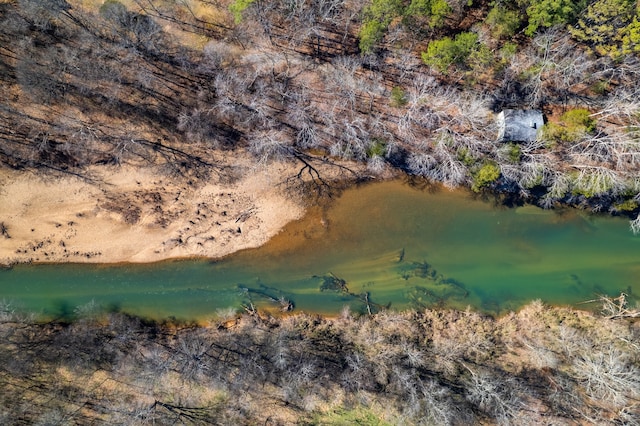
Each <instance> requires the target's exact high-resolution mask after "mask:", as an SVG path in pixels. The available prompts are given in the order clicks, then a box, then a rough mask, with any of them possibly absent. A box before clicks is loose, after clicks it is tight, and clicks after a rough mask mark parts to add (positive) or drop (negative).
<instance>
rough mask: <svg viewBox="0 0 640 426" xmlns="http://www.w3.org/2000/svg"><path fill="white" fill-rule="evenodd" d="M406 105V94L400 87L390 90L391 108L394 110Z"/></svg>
mask: <svg viewBox="0 0 640 426" xmlns="http://www.w3.org/2000/svg"><path fill="white" fill-rule="evenodd" d="M406 104H407V92H405V91H404V90H403V89H402V87H400V86H395V87H394V88H393V89H391V106H394V107H396V108H399V107H403V106H405V105H406Z"/></svg>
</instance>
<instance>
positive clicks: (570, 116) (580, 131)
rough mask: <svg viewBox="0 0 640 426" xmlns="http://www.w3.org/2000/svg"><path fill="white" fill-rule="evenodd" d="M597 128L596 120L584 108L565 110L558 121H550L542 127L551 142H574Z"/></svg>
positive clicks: (546, 137) (544, 134)
mask: <svg viewBox="0 0 640 426" xmlns="http://www.w3.org/2000/svg"><path fill="white" fill-rule="evenodd" d="M595 130H596V120H595V119H594V118H593V117H591V113H590V112H589V111H588V110H586V109H584V108H577V109H572V110H570V111H567V112H565V113H564V114H562V116H561V117H560V120H559V121H558V122H557V123H548V124H546V125H545V126H544V127H543V129H542V134H543V137H544V138H545V139H546V140H548V141H550V142H573V141H575V140H577V139H578V138H580V137H581V136H582V135H584V134H588V133H593V132H594V131H595Z"/></svg>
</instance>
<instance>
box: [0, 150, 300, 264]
mask: <svg viewBox="0 0 640 426" xmlns="http://www.w3.org/2000/svg"><path fill="white" fill-rule="evenodd" d="M236 160H237V159H236ZM236 160H234V161H236ZM290 167H293V166H287V165H279V166H273V167H269V168H268V169H267V168H258V169H250V168H249V166H248V165H246V166H245V167H244V168H243V166H242V165H240V166H238V164H237V161H236V163H235V165H234V168H235V170H234V172H233V173H234V176H235V177H233V178H232V179H228V178H225V179H220V178H216V179H211V180H207V181H206V182H203V181H199V182H194V181H192V180H189V179H188V178H186V177H184V178H181V177H179V178H176V177H169V176H167V175H166V174H163V173H162V172H160V171H158V170H157V169H156V168H151V167H147V168H141V167H133V166H95V167H91V168H89V169H87V170H85V171H83V175H84V176H89V177H91V180H90V181H88V180H86V179H83V178H80V177H75V176H69V175H58V176H56V175H52V174H51V173H46V174H45V173H39V172H33V171H14V170H9V169H6V168H0V223H3V224H4V229H5V230H6V232H5V233H4V235H2V236H0V264H5V265H6V264H13V263H18V262H92V263H115V262H153V261H158V260H164V259H169V258H180V257H194V256H204V257H211V258H216V257H221V256H224V255H227V254H229V253H232V252H235V251H238V250H241V249H245V248H250V247H257V246H259V245H261V244H264V243H265V242H266V241H267V240H268V239H269V238H271V237H272V236H274V235H275V234H277V233H278V232H279V231H280V229H282V227H283V226H284V225H285V224H287V223H288V222H290V221H292V220H294V219H296V218H299V217H300V216H301V215H302V214H303V213H304V207H303V205H302V203H301V202H299V201H297V200H296V199H295V197H291V194H287V193H285V192H284V190H283V185H282V180H283V177H286V176H290V175H291V173H290V172H294V169H291V170H289V169H288V168H290ZM294 174H295V173H294Z"/></svg>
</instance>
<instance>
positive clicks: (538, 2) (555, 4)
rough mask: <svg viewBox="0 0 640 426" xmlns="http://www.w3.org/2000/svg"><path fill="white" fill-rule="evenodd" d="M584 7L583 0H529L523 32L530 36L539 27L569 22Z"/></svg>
mask: <svg viewBox="0 0 640 426" xmlns="http://www.w3.org/2000/svg"><path fill="white" fill-rule="evenodd" d="M585 7H586V1H585V0H579V1H574V0H531V1H530V2H529V6H528V7H527V16H528V19H529V25H527V28H526V29H525V31H524V32H525V34H526V35H528V36H532V35H533V34H535V33H536V31H538V29H539V28H549V27H553V26H556V25H564V24H571V23H572V22H573V21H574V19H575V18H576V16H577V15H578V14H579V13H580V12H581V11H582V10H583V9H584V8H585Z"/></svg>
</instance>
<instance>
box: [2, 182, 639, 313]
mask: <svg viewBox="0 0 640 426" xmlns="http://www.w3.org/2000/svg"><path fill="white" fill-rule="evenodd" d="M638 259H640V237H635V236H633V235H632V234H631V233H630V231H629V226H628V221H627V220H625V219H621V218H614V217H607V216H589V215H587V214H584V213H582V212H578V211H575V210H567V211H563V212H556V211H544V210H541V209H538V208H536V207H532V206H528V207H521V208H516V209H507V208H501V207H495V206H494V205H493V204H491V203H489V202H484V201H480V200H475V199H473V198H472V197H471V196H470V195H469V194H467V193H465V192H461V191H454V192H451V191H447V190H436V191H433V190H431V191H424V190H418V189H414V188H412V187H411V186H409V185H407V184H405V183H403V182H401V181H394V182H383V183H375V184H370V185H366V186H362V187H359V188H354V189H350V190H347V191H345V192H344V194H343V195H342V196H341V197H340V198H339V199H337V200H336V201H335V203H334V204H333V205H332V207H331V208H329V209H328V210H326V211H317V212H311V213H310V214H309V215H308V216H307V217H306V218H305V219H303V220H301V221H299V222H296V223H293V224H291V225H290V226H288V227H287V228H286V229H285V230H283V232H282V233H280V234H279V235H278V236H276V237H275V238H274V239H273V240H272V241H270V242H269V243H268V244H266V245H265V246H263V247H261V248H258V249H254V250H246V251H243V252H240V253H237V254H234V255H232V256H230V257H228V258H225V259H222V260H219V261H208V260H186V261H170V262H162V263H156V264H147V265H134V264H127V265H109V266H101V265H77V264H73V265H19V266H16V267H14V268H13V269H11V270H6V271H0V300H4V301H5V302H9V303H10V304H11V305H12V306H15V307H19V308H20V309H24V310H29V311H35V312H38V313H40V314H43V315H45V316H63V315H70V314H73V312H74V311H75V310H76V309H77V308H78V307H79V306H81V305H85V304H88V303H94V304H95V305H97V306H100V307H102V308H103V309H113V310H121V311H126V312H131V313H135V314H138V315H142V316H148V317H152V318H156V319H160V318H166V317H170V316H173V317H177V318H181V319H198V320H206V319H208V318H212V317H214V316H215V315H216V311H217V310H219V309H224V308H228V307H232V308H236V309H238V310H240V309H241V306H242V305H243V304H244V305H249V304H251V303H253V304H254V305H256V306H258V307H259V308H261V309H267V310H272V311H277V310H278V309H279V306H280V305H279V303H277V302H275V301H277V300H278V299H280V298H283V299H286V300H289V301H291V302H292V303H293V304H294V306H295V310H294V311H305V312H316V313H322V314H336V313H338V312H340V311H341V310H342V308H343V307H344V306H345V305H349V306H350V307H351V309H352V310H354V311H359V312H366V311H367V301H368V304H369V306H368V309H371V310H372V311H375V310H377V309H381V308H383V307H391V308H393V309H406V308H422V307H432V306H450V307H457V308H464V307H466V306H468V305H470V306H471V307H474V308H476V309H480V310H483V311H486V312H489V313H502V312H505V311H507V310H511V309H517V308H518V307H520V306H522V305H523V304H525V303H527V302H528V301H531V300H533V299H542V300H543V301H546V302H548V303H551V304H560V305H563V304H572V305H575V304H578V303H580V302H581V301H584V300H588V299H592V298H593V297H594V296H595V295H597V294H609V295H613V296H615V295H618V294H619V293H620V291H625V292H627V293H629V294H630V296H631V297H632V299H634V298H635V300H637V295H638V294H640V283H639V282H638V278H637V277H638V276H640V274H639V273H640V262H639V261H638ZM338 279H340V280H343V283H344V288H342V289H341V288H340V287H336V286H335V285H334V284H335V283H337V282H338V281H337V280H338ZM323 286H324V287H325V289H322V287H323ZM332 286H333V288H326V287H332ZM365 295H366V296H365Z"/></svg>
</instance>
